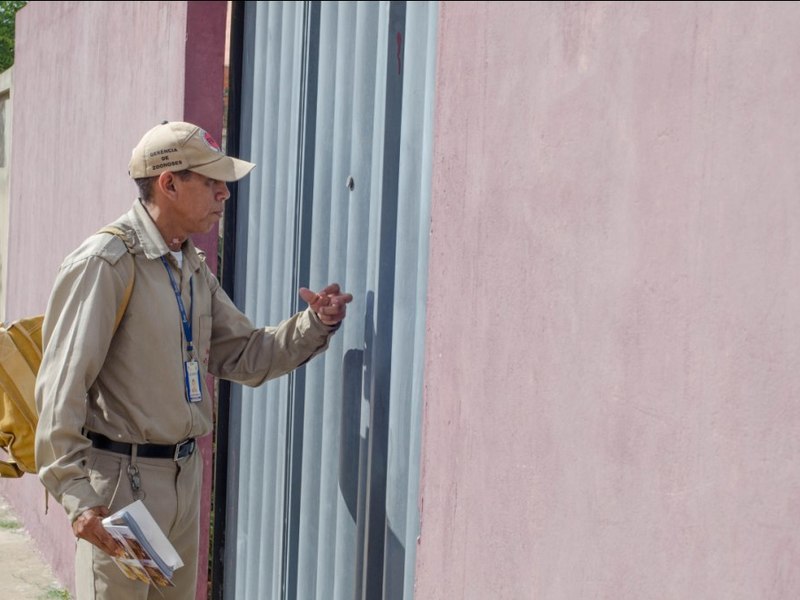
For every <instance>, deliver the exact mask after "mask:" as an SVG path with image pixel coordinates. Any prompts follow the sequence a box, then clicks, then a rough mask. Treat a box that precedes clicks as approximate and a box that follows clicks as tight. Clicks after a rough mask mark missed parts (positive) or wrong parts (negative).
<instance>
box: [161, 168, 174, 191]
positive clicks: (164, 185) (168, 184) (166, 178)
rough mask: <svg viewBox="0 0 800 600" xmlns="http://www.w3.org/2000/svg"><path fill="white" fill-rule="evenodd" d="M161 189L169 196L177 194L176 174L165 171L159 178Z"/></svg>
mask: <svg viewBox="0 0 800 600" xmlns="http://www.w3.org/2000/svg"><path fill="white" fill-rule="evenodd" d="M158 187H159V189H160V190H161V191H162V192H163V193H165V194H167V195H168V196H169V195H171V194H174V193H175V173H173V172H172V171H164V172H163V173H161V175H159V176H158Z"/></svg>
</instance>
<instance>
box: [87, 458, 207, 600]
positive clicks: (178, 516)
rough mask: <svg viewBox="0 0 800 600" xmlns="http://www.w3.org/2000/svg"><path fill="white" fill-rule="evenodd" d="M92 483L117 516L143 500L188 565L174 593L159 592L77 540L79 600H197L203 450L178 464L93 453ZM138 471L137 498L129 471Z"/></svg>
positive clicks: (180, 573)
mask: <svg viewBox="0 0 800 600" xmlns="http://www.w3.org/2000/svg"><path fill="white" fill-rule="evenodd" d="M88 461H89V464H90V469H89V472H90V481H91V483H92V487H94V489H95V490H97V493H98V494H100V495H101V496H102V497H103V498H104V499H105V500H106V502H107V506H108V507H109V509H110V510H111V512H112V513H113V512H116V511H117V510H119V509H120V508H122V507H123V506H126V505H128V504H130V503H131V502H133V501H134V500H136V499H141V500H142V502H144V504H145V506H147V509H148V510H149V511H150V513H152V515H153V518H154V519H155V520H156V522H157V523H158V524H159V526H160V527H161V529H162V530H163V531H164V533H165V534H166V535H167V537H168V538H169V540H170V542H172V545H173V546H175V549H176V550H177V551H178V554H179V555H180V557H181V560H183V563H184V564H183V566H182V567H181V568H179V569H178V570H176V571H175V574H174V578H173V581H174V583H175V587H163V588H156V587H155V586H153V585H149V584H146V583H143V582H141V581H134V580H132V579H128V578H127V577H126V576H125V575H124V574H123V573H122V571H121V570H120V569H119V567H118V566H117V565H116V564H115V563H114V561H112V560H111V557H110V556H109V555H108V554H106V553H105V552H103V551H102V550H100V549H99V548H97V547H96V546H94V545H92V544H90V543H89V542H87V541H85V540H78V546H77V553H76V557H75V587H76V592H77V600H162V599H164V600H194V598H195V587H196V585H197V553H198V536H199V527H200V485H201V481H202V476H203V461H202V458H201V456H200V450H199V449H195V451H194V453H193V454H192V455H191V456H190V457H188V458H185V459H182V460H180V461H178V462H175V461H173V460H171V459H168V458H135V459H131V457H130V456H125V455H122V454H116V453H113V452H108V451H105V450H97V449H95V448H92V449H90V450H89V454H88ZM131 462H134V464H135V465H136V466H137V467H138V469H139V477H140V480H141V493H140V494H139V495H138V496H137V497H135V496H134V493H133V489H132V487H131V481H130V478H129V477H128V465H130V464H131Z"/></svg>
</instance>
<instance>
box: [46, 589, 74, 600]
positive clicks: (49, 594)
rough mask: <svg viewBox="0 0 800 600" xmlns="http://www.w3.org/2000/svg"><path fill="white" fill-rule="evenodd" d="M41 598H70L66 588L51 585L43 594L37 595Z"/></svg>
mask: <svg viewBox="0 0 800 600" xmlns="http://www.w3.org/2000/svg"><path fill="white" fill-rule="evenodd" d="M39 598H41V599H42V600H70V595H69V592H68V591H67V590H64V589H61V588H55V587H51V588H49V589H47V591H45V593H44V596H39Z"/></svg>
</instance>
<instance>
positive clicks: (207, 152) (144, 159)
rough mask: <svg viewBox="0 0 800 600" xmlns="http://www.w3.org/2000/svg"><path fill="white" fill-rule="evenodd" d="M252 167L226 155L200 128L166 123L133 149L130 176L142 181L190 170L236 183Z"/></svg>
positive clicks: (245, 162) (149, 132) (250, 164)
mask: <svg viewBox="0 0 800 600" xmlns="http://www.w3.org/2000/svg"><path fill="white" fill-rule="evenodd" d="M253 167H255V165H254V164H253V163H250V162H247V161H244V160H239V159H238V158H232V157H230V156H226V155H225V154H223V152H222V150H220V147H219V144H217V142H215V141H214V138H212V137H211V136H210V135H209V134H208V132H206V131H204V130H203V129H201V128H200V127H198V126H197V125H192V124H191V123H184V122H181V121H164V122H163V123H161V125H156V126H155V127H153V128H152V129H151V130H150V131H148V132H147V133H145V134H144V137H142V139H141V141H140V142H139V143H138V144H137V145H136V148H134V149H133V153H132V154H131V162H130V164H129V165H128V173H129V174H130V176H131V178H133V179H139V178H140V177H154V176H156V175H160V174H161V173H163V172H165V171H183V170H184V169H188V170H189V171H194V172H195V173H200V175H205V176H206V177H210V178H211V179H217V180H219V181H237V180H239V179H241V178H242V177H244V176H245V175H247V174H248V173H249V172H250V171H251V170H252V169H253Z"/></svg>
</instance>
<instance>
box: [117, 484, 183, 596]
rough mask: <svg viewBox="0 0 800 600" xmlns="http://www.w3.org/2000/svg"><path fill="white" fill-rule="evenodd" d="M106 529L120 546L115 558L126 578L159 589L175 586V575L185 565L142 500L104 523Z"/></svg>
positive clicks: (119, 511)
mask: <svg viewBox="0 0 800 600" xmlns="http://www.w3.org/2000/svg"><path fill="white" fill-rule="evenodd" d="M103 527H105V528H106V531H108V532H109V533H110V534H111V535H112V536H114V539H116V540H117V542H118V543H119V546H120V552H119V554H118V555H117V556H114V557H112V558H113V559H114V562H116V563H117V566H119V568H120V569H121V570H122V572H123V573H125V575H126V576H127V577H129V578H130V579H138V580H140V581H144V582H145V583H152V584H154V585H156V586H158V587H167V586H172V585H174V584H173V583H172V574H173V573H174V572H175V570H176V569H179V568H180V567H182V566H183V561H182V560H181V557H180V556H178V553H177V552H176V550H175V548H174V547H173V545H172V544H171V543H170V542H169V540H168V539H167V536H165V535H164V532H163V531H161V529H160V528H159V526H158V524H157V523H156V521H155V519H153V516H152V515H151V514H150V512H149V511H148V510H147V507H146V506H145V505H144V504H143V503H142V501H141V500H137V501H136V502H134V503H132V504H129V505H128V506H126V507H124V508H121V509H120V510H118V511H117V512H115V513H114V514H113V515H111V516H108V517H106V518H105V519H103Z"/></svg>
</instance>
